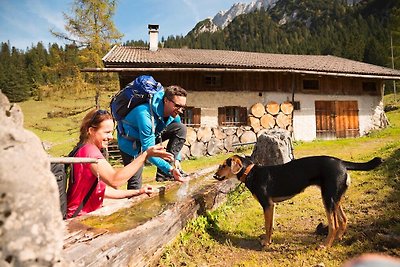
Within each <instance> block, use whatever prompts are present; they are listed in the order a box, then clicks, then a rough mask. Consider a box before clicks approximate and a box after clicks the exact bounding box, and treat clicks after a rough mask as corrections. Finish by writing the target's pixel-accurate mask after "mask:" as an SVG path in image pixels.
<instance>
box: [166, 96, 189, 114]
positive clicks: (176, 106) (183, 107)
mask: <svg viewBox="0 0 400 267" xmlns="http://www.w3.org/2000/svg"><path fill="white" fill-rule="evenodd" d="M167 99H168V100H169V101H170V102H172V103H174V108H175V109H176V110H180V109H181V110H182V112H183V111H185V108H186V106H182V105H179V104H177V103H175V101H174V100H172V99H169V98H167Z"/></svg>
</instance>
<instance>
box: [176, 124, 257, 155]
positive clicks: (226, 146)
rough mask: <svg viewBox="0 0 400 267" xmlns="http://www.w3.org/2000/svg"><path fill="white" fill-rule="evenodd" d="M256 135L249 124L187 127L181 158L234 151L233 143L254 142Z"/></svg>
mask: <svg viewBox="0 0 400 267" xmlns="http://www.w3.org/2000/svg"><path fill="white" fill-rule="evenodd" d="M256 141H257V135H256V133H255V132H254V131H253V130H252V128H251V127H250V126H241V127H218V128H214V127H208V126H203V127H200V128H190V127H188V128H187V135H186V142H185V145H184V146H183V148H182V150H181V155H182V158H183V159H188V158H191V157H200V156H205V155H209V156H213V155H216V154H218V153H225V152H232V151H234V148H233V146H232V145H233V144H236V143H247V142H256Z"/></svg>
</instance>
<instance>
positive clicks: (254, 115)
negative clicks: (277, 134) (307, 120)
mask: <svg viewBox="0 0 400 267" xmlns="http://www.w3.org/2000/svg"><path fill="white" fill-rule="evenodd" d="M292 116H293V105H292V103H291V102H288V101H285V102H283V103H281V104H278V103H277V102H275V101H270V102H268V103H267V104H266V105H265V106H264V105H263V104H262V103H256V104H254V105H253V106H252V107H251V108H250V113H249V116H248V122H249V125H250V126H251V128H252V129H253V131H254V132H255V133H258V132H259V131H261V130H263V129H285V130H288V131H290V132H291V131H292V130H293V128H292Z"/></svg>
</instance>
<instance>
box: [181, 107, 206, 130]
mask: <svg viewBox="0 0 400 267" xmlns="http://www.w3.org/2000/svg"><path fill="white" fill-rule="evenodd" d="M181 121H182V123H183V124H185V125H186V126H189V127H200V124H201V109H200V108H195V107H186V109H185V111H184V112H183V114H181Z"/></svg>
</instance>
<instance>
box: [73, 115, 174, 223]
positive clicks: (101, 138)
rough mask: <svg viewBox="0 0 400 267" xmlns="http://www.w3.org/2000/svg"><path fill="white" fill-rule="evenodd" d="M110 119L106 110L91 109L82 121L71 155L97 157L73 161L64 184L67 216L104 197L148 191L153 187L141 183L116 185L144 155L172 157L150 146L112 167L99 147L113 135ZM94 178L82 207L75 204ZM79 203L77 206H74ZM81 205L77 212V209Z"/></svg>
mask: <svg viewBox="0 0 400 267" xmlns="http://www.w3.org/2000/svg"><path fill="white" fill-rule="evenodd" d="M113 130H114V121H113V118H112V116H111V114H110V113H109V112H108V111H106V110H92V111H90V112H89V113H88V114H87V115H86V116H85V117H84V118H83V121H82V125H81V128H80V136H79V143H78V145H79V148H78V150H77V152H76V154H75V157H88V158H96V159H98V161H97V163H75V164H74V166H73V172H74V174H73V175H74V179H73V180H74V181H73V182H71V180H72V179H70V184H69V186H68V193H67V199H68V200H67V203H68V204H67V218H71V217H74V216H76V215H82V214H86V213H89V212H92V211H94V210H97V209H98V208H100V207H101V206H102V204H103V199H104V198H128V197H132V196H136V195H140V194H143V193H146V194H151V193H152V192H153V188H152V187H151V186H149V185H145V186H143V187H142V188H140V189H132V190H118V189H117V188H118V187H119V186H121V185H123V184H124V183H126V181H127V180H128V179H129V178H130V177H132V175H134V174H135V173H136V172H137V171H138V170H139V169H140V168H141V167H142V166H143V164H144V163H145V161H146V159H147V158H148V157H161V158H164V159H165V160H169V161H171V160H173V155H172V154H170V153H168V152H166V151H165V150H164V149H163V147H162V146H160V145H158V146H153V147H151V148H150V149H148V150H146V151H145V152H143V153H142V154H140V155H138V157H136V158H135V159H134V160H133V161H132V162H131V163H130V164H128V165H126V166H125V167H124V168H121V169H114V168H113V167H112V166H111V165H110V163H108V161H107V160H106V159H105V158H104V156H103V154H102V153H101V149H104V148H107V146H108V143H109V142H110V140H112V139H113ZM96 180H98V183H97V185H96V187H95V188H94V190H93V192H92V193H91V194H90V196H89V198H88V200H87V202H86V203H85V205H84V206H83V208H81V207H79V206H80V205H81V203H82V202H83V199H84V198H85V196H86V195H87V194H88V192H89V190H90V189H91V187H92V186H93V184H95V181H96ZM78 207H79V208H78ZM79 209H81V210H80V211H79V212H78V214H75V213H76V212H77V210H79Z"/></svg>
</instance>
